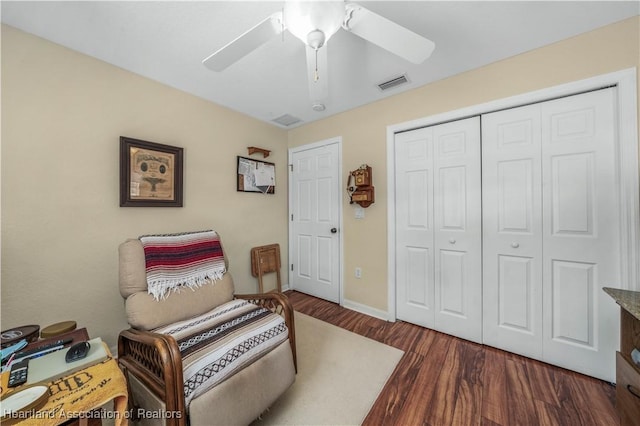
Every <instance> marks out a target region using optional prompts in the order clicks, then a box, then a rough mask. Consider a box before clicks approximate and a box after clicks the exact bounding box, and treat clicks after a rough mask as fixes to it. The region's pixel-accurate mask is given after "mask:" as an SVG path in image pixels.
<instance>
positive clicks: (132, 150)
mask: <svg viewBox="0 0 640 426" xmlns="http://www.w3.org/2000/svg"><path fill="white" fill-rule="evenodd" d="M182 159H183V150H182V148H178V147H175V146H170V145H163V144H159V143H155V142H148V141H143V140H139V139H133V138H128V137H125V136H120V207H182Z"/></svg>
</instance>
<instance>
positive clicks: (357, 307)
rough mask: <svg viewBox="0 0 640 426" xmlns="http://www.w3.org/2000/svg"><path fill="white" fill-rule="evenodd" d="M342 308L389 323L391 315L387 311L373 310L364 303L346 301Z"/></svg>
mask: <svg viewBox="0 0 640 426" xmlns="http://www.w3.org/2000/svg"><path fill="white" fill-rule="evenodd" d="M342 307H344V308H347V309H351V310H352V311H356V312H360V313H361V314H365V315H369V316H370V317H374V318H378V319H381V320H384V321H389V313H388V312H387V311H383V310H381V309H376V308H372V307H371V306H367V305H363V304H362V303H358V302H354V301H352V300H347V299H344V301H343V303H342Z"/></svg>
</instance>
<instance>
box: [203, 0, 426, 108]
mask: <svg viewBox="0 0 640 426" xmlns="http://www.w3.org/2000/svg"><path fill="white" fill-rule="evenodd" d="M340 28H342V29H344V30H345V31H348V32H350V33H353V34H355V35H357V36H359V37H361V38H363V39H364V40H366V41H368V42H370V43H373V44H375V45H377V46H379V47H381V48H383V49H385V50H387V51H389V52H391V53H393V54H395V55H397V56H399V57H401V58H403V59H405V60H407V61H409V62H412V63H415V64H419V63H422V62H423V61H425V60H426V59H427V58H428V57H429V56H431V53H432V52H433V50H434V49H435V44H434V43H433V42H432V41H431V40H428V39H426V38H424V37H422V36H421V35H418V34H416V33H414V32H413V31H410V30H409V29H407V28H405V27H402V26H400V25H398V24H396V23H395V22H392V21H390V20H388V19H387V18H384V17H382V16H380V15H378V14H376V13H374V12H371V11H370V10H368V9H365V8H364V7H362V6H360V5H358V4H355V3H345V2H344V1H305V0H288V1H285V3H284V8H283V10H282V11H281V12H276V13H274V14H272V15H271V16H269V17H267V18H266V19H264V20H263V21H261V22H260V23H258V24H257V25H256V26H254V27H253V28H251V29H250V30H248V31H246V32H245V33H244V34H242V35H240V36H239V37H238V38H236V39H235V40H233V41H231V42H230V43H228V44H227V45H226V46H224V47H222V48H221V49H219V50H218V51H216V52H214V53H213V54H212V55H210V56H208V57H207V58H205V59H204V60H203V61H202V63H203V64H204V65H205V66H206V67H207V68H209V69H211V70H213V71H222V70H224V69H225V68H227V67H228V66H230V65H231V64H233V63H235V62H237V61H238V60H240V59H241V58H243V57H244V56H246V55H247V54H249V53H250V52H252V51H253V50H255V49H256V48H258V47H259V46H261V45H263V44H264V43H266V42H267V41H269V40H271V39H272V38H274V37H275V36H277V35H279V34H281V33H282V32H283V31H284V30H287V31H289V32H290V33H292V34H293V35H294V36H296V37H297V38H299V39H300V40H302V42H303V43H305V44H306V46H307V47H306V50H307V68H308V76H309V94H310V97H311V101H312V105H313V107H314V109H316V110H324V105H323V104H322V101H323V100H324V99H326V98H327V96H328V93H329V88H328V81H327V72H326V70H327V41H328V40H329V39H330V38H331V36H332V35H333V34H335V33H336V32H337V31H338V30H339V29H340Z"/></svg>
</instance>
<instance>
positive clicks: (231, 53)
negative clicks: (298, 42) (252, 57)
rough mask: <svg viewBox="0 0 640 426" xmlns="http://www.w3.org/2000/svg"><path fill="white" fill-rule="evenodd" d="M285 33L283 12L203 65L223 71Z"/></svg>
mask: <svg viewBox="0 0 640 426" xmlns="http://www.w3.org/2000/svg"><path fill="white" fill-rule="evenodd" d="M282 31H283V26H282V12H276V13H274V14H273V15H271V16H269V17H268V18H266V19H265V20H264V21H262V22H260V23H259V24H258V25H256V26H255V27H253V28H251V29H250V30H249V31H247V32H245V33H244V34H242V35H241V36H239V37H238V38H236V39H235V40H233V41H232V42H230V43H228V44H227V45H226V46H224V47H222V48H221V49H219V50H217V51H216V52H215V53H213V54H212V55H211V56H209V57H207V58H205V59H204V60H203V61H202V63H203V64H204V65H205V66H206V67H207V68H209V69H211V70H213V71H222V70H224V69H225V68H227V67H228V66H229V65H231V64H233V63H234V62H236V61H238V60H240V59H241V58H243V57H244V56H246V55H247V54H249V53H251V52H252V51H254V50H255V49H257V48H258V47H260V46H262V45H263V44H264V43H266V42H268V41H269V40H271V39H272V38H273V37H275V36H277V35H278V34H280V33H281V32H282Z"/></svg>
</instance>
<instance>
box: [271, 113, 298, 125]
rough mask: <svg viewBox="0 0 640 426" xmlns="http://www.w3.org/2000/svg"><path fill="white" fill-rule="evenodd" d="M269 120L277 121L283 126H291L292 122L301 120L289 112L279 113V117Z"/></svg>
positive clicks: (295, 122)
mask: <svg viewBox="0 0 640 426" xmlns="http://www.w3.org/2000/svg"><path fill="white" fill-rule="evenodd" d="M271 121H273V122H274V123H278V124H279V125H281V126H284V127H289V126H293V125H294V124H297V123H300V122H302V120H301V119H299V118H298V117H294V116H293V115H289V114H284V115H281V116H280V117H278V118H274V119H273V120H271Z"/></svg>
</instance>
